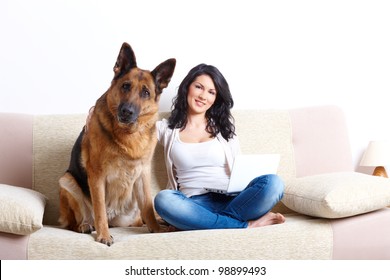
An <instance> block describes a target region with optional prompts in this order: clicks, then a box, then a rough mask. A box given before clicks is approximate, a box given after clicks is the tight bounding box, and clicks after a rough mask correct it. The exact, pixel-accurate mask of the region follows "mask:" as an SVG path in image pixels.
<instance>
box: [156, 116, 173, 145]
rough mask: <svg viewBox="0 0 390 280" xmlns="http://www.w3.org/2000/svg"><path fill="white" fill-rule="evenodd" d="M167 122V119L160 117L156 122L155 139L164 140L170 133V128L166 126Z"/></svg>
mask: <svg viewBox="0 0 390 280" xmlns="http://www.w3.org/2000/svg"><path fill="white" fill-rule="evenodd" d="M168 125H169V123H168V120H167V119H162V120H160V121H157V122H156V129H157V139H158V141H159V142H161V141H164V142H165V140H164V139H167V138H169V137H170V135H171V134H172V131H173V130H172V129H170V128H169V127H168Z"/></svg>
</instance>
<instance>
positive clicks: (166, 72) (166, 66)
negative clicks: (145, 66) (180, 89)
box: [151, 58, 176, 94]
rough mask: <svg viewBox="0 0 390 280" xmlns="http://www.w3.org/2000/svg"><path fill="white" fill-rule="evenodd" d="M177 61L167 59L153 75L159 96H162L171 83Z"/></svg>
mask: <svg viewBox="0 0 390 280" xmlns="http://www.w3.org/2000/svg"><path fill="white" fill-rule="evenodd" d="M175 66H176V59H174V58H171V59H167V60H166V61H164V62H163V63H161V64H160V65H158V66H157V67H156V68H155V69H154V70H153V71H152V72H151V73H152V75H153V77H154V81H155V83H156V87H157V88H156V91H157V94H161V93H162V91H163V89H164V88H166V87H167V86H168V84H169V82H170V81H171V78H172V75H173V71H175Z"/></svg>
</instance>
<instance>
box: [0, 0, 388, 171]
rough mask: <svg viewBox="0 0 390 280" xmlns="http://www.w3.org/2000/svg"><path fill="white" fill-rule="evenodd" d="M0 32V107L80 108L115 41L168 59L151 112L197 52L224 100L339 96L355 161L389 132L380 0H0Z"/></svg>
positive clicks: (144, 62)
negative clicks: (172, 62) (172, 61)
mask: <svg viewBox="0 0 390 280" xmlns="http://www.w3.org/2000/svg"><path fill="white" fill-rule="evenodd" d="M0 40H1V44H0V112H1V111H3V112H20V113H34V114H35V113H40V114H52V113H61V114H62V113H84V112H87V111H88V109H89V108H90V107H91V106H92V105H93V104H94V102H95V100H96V99H97V98H98V97H99V96H100V95H101V94H103V93H104V92H105V91H106V89H107V88H108V87H109V85H110V81H111V79H112V77H113V72H112V68H113V66H114V63H115V60H116V57H117V55H118V52H119V49H120V46H121V44H122V43H123V42H125V41H126V42H128V43H130V44H131V46H132V47H133V49H134V51H135V54H136V56H137V62H138V66H139V67H140V68H144V69H149V70H152V69H153V68H154V67H155V66H157V65H158V64H159V63H161V62H162V61H164V60H166V59H168V58H171V57H174V58H176V59H177V67H176V70H175V74H174V77H173V79H172V81H171V83H170V85H169V87H168V88H167V89H166V90H165V91H164V93H163V96H162V100H161V109H160V110H161V111H167V110H169V109H170V105H171V100H172V97H173V96H174V95H175V93H176V89H177V87H178V85H179V83H180V81H181V80H182V79H183V78H184V76H185V75H186V74H187V72H188V71H189V70H190V68H192V67H193V66H195V65H197V64H199V63H203V62H204V63H207V64H213V65H215V66H217V67H218V68H219V69H220V70H221V72H222V73H223V74H224V76H225V77H226V79H227V80H228V82H229V85H230V87H231V91H232V93H233V97H234V100H235V107H234V108H235V109H251V108H259V109H285V108H286V109H290V108H297V107H305V106H311V105H329V104H332V105H338V106H340V107H341V108H342V109H343V110H344V112H345V114H346V116H347V121H348V126H349V133H350V138H351V145H352V151H353V156H354V162H355V165H356V168H357V169H359V167H358V165H359V161H360V158H361V156H362V153H363V151H364V149H365V147H366V146H367V144H368V142H369V141H370V140H388V139H389V138H390V130H389V128H388V125H389V120H390V110H389V109H388V108H389V103H388V101H387V97H388V96H389V94H390V82H389V81H390V80H389V78H390V3H389V2H388V1H376V0H369V1H358V0H355V1H345V0H336V1H332V0H328V1H314V0H307V1H303V0H300V1H293V0H290V1H249V0H240V1H230V0H220V1H218V0H196V1H171V0H165V1H147V0H142V1H139V0H137V1H133V0H109V1H96V0H34V1H29V0H0Z"/></svg>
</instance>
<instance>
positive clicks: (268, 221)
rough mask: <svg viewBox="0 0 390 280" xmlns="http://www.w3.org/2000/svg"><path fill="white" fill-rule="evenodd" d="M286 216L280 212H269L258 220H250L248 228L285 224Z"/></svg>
mask: <svg viewBox="0 0 390 280" xmlns="http://www.w3.org/2000/svg"><path fill="white" fill-rule="evenodd" d="M285 220H286V218H285V217H284V216H283V215H282V214H280V213H273V212H268V213H267V214H265V215H264V216H262V217H260V218H258V219H257V220H253V221H249V222H248V228H255V227H263V226H269V225H275V224H283V223H284V221H285Z"/></svg>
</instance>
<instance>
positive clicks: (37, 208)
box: [0, 184, 46, 235]
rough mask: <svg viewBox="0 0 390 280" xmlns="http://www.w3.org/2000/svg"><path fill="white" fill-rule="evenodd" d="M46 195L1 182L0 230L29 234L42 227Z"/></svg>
mask: <svg viewBox="0 0 390 280" xmlns="http://www.w3.org/2000/svg"><path fill="white" fill-rule="evenodd" d="M45 205H46V198H45V196H44V195H42V194H40V193H38V192H36V191H34V190H30V189H26V188H21V187H15V186H9V185H4V184H0V231H3V232H8V233H14V234H20V235H27V234H30V233H33V232H35V231H37V230H38V229H40V228H42V219H43V212H44V209H45Z"/></svg>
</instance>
